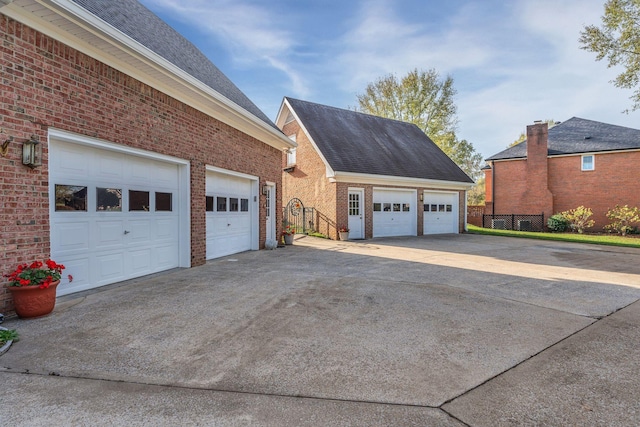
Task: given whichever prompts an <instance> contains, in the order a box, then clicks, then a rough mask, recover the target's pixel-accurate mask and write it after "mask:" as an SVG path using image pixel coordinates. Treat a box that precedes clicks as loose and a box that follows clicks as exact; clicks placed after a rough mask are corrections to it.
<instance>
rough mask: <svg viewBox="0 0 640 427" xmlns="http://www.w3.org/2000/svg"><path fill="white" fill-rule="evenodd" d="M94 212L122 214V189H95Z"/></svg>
mask: <svg viewBox="0 0 640 427" xmlns="http://www.w3.org/2000/svg"><path fill="white" fill-rule="evenodd" d="M96 210H97V211H100V212H122V189H121V188H100V187H98V188H96Z"/></svg>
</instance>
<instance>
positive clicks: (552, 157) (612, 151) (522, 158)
mask: <svg viewBox="0 0 640 427" xmlns="http://www.w3.org/2000/svg"><path fill="white" fill-rule="evenodd" d="M638 151H640V148H625V149H622V150H608V151H585V152H584V153H568V154H554V155H552V156H549V155H547V159H555V158H557V157H576V156H585V155H586V156H588V155H594V156H596V155H598V154H618V153H635V152H638ZM515 160H527V158H526V157H514V158H512V159H496V160H489V161H490V162H512V161H515Z"/></svg>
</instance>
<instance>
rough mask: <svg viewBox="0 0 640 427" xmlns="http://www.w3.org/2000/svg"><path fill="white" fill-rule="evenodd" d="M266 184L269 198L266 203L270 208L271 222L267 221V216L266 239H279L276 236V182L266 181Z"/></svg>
mask: <svg viewBox="0 0 640 427" xmlns="http://www.w3.org/2000/svg"><path fill="white" fill-rule="evenodd" d="M265 186H266V187H267V189H268V195H267V197H268V199H267V201H266V203H267V209H268V210H269V212H268V217H269V221H270V223H266V218H265V232H266V233H265V234H266V238H265V241H266V240H269V239H272V240H276V241H277V240H278V239H277V237H276V183H275V182H271V181H267V182H265Z"/></svg>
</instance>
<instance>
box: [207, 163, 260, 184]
mask: <svg viewBox="0 0 640 427" xmlns="http://www.w3.org/2000/svg"><path fill="white" fill-rule="evenodd" d="M205 169H206V170H207V172H216V173H221V174H224V175H231V176H235V177H237V178H244V179H249V180H251V181H260V177H257V176H255V175H249V174H246V173H242V172H236V171H232V170H229V169H223V168H219V167H216V166H211V165H206V166H205Z"/></svg>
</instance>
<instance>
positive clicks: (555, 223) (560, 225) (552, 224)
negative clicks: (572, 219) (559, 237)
mask: <svg viewBox="0 0 640 427" xmlns="http://www.w3.org/2000/svg"><path fill="white" fill-rule="evenodd" d="M547 228H549V230H550V231H553V232H554V233H562V232H564V231H567V228H569V220H568V219H567V218H565V217H564V216H562V214H559V213H558V214H555V215H552V216H551V217H550V218H549V219H548V220H547Z"/></svg>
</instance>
